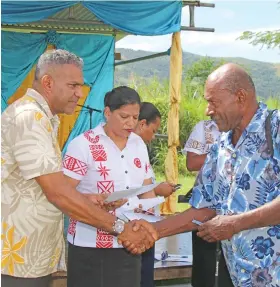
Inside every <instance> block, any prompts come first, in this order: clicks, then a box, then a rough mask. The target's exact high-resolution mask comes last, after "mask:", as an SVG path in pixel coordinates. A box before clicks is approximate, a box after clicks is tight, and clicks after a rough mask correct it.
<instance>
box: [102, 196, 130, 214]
mask: <svg viewBox="0 0 280 287" xmlns="http://www.w3.org/2000/svg"><path fill="white" fill-rule="evenodd" d="M125 203H127V199H119V200H116V201H113V202H110V203H106V202H105V203H104V209H105V210H107V211H114V210H116V209H117V208H119V207H121V206H123V205H124V204H125Z"/></svg>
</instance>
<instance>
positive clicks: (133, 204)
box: [121, 196, 165, 211]
mask: <svg viewBox="0 0 280 287" xmlns="http://www.w3.org/2000/svg"><path fill="white" fill-rule="evenodd" d="M164 201H165V199H164V197H163V196H158V197H153V198H145V199H139V198H138V197H137V196H135V197H132V198H130V199H129V200H128V202H127V203H125V204H124V205H123V206H122V207H121V210H134V209H135V208H139V205H142V210H144V211H147V210H148V209H150V208H153V207H155V206H157V205H159V204H161V203H163V202H164Z"/></svg>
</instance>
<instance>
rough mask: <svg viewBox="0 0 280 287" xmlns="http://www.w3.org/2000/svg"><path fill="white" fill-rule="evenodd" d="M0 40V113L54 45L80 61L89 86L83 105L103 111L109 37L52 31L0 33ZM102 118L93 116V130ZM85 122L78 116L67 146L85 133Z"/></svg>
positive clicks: (109, 77)
mask: <svg viewBox="0 0 280 287" xmlns="http://www.w3.org/2000/svg"><path fill="white" fill-rule="evenodd" d="M1 37H2V47H1V53H2V62H1V66H2V78H1V98H2V106H1V109H2V111H3V110H5V108H6V107H7V101H8V99H9V97H10V96H12V95H13V94H14V93H15V91H16V90H17V88H18V87H19V86H20V85H21V83H22V82H23V80H24V79H25V77H26V76H27V74H28V73H29V72H30V70H31V68H32V67H33V66H34V64H35V63H36V62H37V61H38V58H39V57H40V55H41V54H42V53H43V52H44V51H45V50H46V48H47V45H48V44H55V45H56V47H57V48H58V49H65V50H68V51H70V52H73V53H75V54H76V55H78V56H79V57H81V58H82V59H83V60H84V71H83V72H84V81H85V83H86V84H87V85H89V86H90V87H91V90H90V93H89V95H88V97H87V99H86V101H85V104H86V105H89V106H91V107H93V108H97V109H101V110H103V108H104V104H103V99H104V95H105V93H106V92H108V91H109V90H111V89H112V88H113V72H114V45H115V42H114V37H113V36H103V35H75V34H57V33H56V32H55V31H50V32H48V33H46V34H44V35H38V34H26V33H14V32H6V31H2V35H1ZM102 119H103V115H102V114H97V113H94V114H93V127H94V126H96V125H97V124H98V123H99V122H100V121H101V120H102ZM89 122H90V120H89V116H88V114H86V113H83V112H82V113H80V115H79V117H78V120H77V121H76V124H75V126H74V128H73V129H72V131H71V134H70V137H69V139H68V141H67V144H68V142H69V140H71V139H73V138H74V137H76V136H77V135H79V134H80V133H82V132H84V131H85V130H88V129H89V128H90V127H89ZM67 144H66V146H67ZM66 146H65V148H66Z"/></svg>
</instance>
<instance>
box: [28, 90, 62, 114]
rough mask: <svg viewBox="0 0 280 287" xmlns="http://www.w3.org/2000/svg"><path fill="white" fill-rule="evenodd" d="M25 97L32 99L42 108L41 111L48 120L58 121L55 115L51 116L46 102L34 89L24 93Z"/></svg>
mask: <svg viewBox="0 0 280 287" xmlns="http://www.w3.org/2000/svg"><path fill="white" fill-rule="evenodd" d="M26 95H27V96H29V97H31V98H33V99H34V100H35V101H36V102H37V103H38V104H39V105H40V107H41V108H42V110H43V111H44V112H45V114H46V115H47V116H48V118H49V119H58V116H57V115H53V113H52V112H51V109H50V107H49V105H48V103H47V101H46V100H45V98H44V97H43V96H42V95H41V94H40V93H38V92H37V91H35V90H34V89H30V88H29V89H28V90H27V92H26Z"/></svg>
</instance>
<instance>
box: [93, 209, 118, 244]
mask: <svg viewBox="0 0 280 287" xmlns="http://www.w3.org/2000/svg"><path fill="white" fill-rule="evenodd" d="M110 213H111V214H114V215H115V212H114V211H112V212H110ZM113 242H114V236H113V235H111V234H109V233H108V232H106V231H104V230H102V229H97V232H96V248H112V247H113Z"/></svg>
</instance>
